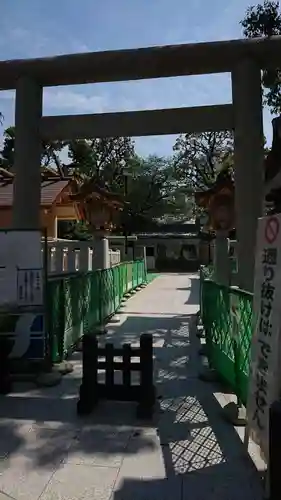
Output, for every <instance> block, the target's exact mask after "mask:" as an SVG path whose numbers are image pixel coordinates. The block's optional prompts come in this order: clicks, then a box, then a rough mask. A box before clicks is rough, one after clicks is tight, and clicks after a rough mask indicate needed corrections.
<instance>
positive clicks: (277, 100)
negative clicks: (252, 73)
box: [240, 0, 281, 114]
mask: <svg viewBox="0 0 281 500" xmlns="http://www.w3.org/2000/svg"><path fill="white" fill-rule="evenodd" d="M240 24H241V26H242V28H243V35H244V36H245V37H246V38H256V37H270V36H273V35H281V10H280V2H279V1H270V0H265V1H264V2H263V3H259V4H257V5H256V6H252V7H249V8H248V9H247V11H246V14H245V17H244V19H243V20H242V21H241V22H240ZM262 83H263V98H264V104H265V105H267V106H268V107H269V109H270V111H271V112H272V113H273V114H280V113H281V71H280V70H279V69H277V70H265V71H263V74H262Z"/></svg>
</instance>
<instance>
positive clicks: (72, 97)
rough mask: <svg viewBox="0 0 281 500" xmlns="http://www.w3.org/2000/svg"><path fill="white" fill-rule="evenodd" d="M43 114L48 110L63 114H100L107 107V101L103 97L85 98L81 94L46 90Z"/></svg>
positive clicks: (69, 91) (85, 96)
mask: <svg viewBox="0 0 281 500" xmlns="http://www.w3.org/2000/svg"><path fill="white" fill-rule="evenodd" d="M43 105H44V114H46V112H47V111H48V110H57V111H61V112H63V111H64V110H65V111H68V112H69V111H72V112H77V113H90V112H92V113H93V112H95V113H102V112H103V111H105V109H106V107H107V100H106V98H105V97H103V96H99V95H92V96H87V95H85V94H83V93H78V92H72V91H71V90H56V91H53V90H51V89H47V90H45V92H44V104H43Z"/></svg>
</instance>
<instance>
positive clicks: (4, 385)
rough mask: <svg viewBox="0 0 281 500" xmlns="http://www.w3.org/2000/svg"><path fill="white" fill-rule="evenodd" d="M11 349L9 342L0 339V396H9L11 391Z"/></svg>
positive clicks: (3, 338) (2, 337)
mask: <svg viewBox="0 0 281 500" xmlns="http://www.w3.org/2000/svg"><path fill="white" fill-rule="evenodd" d="M11 349H12V343H11V340H9V339H8V338H7V337H4V336H1V337H0V394H9V392H11V390H12V379H11V371H10V368H11V367H10V363H11V362H10V360H9V354H10V352H11Z"/></svg>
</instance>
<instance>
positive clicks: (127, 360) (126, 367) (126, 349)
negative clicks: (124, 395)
mask: <svg viewBox="0 0 281 500" xmlns="http://www.w3.org/2000/svg"><path fill="white" fill-rule="evenodd" d="M131 356H132V348H131V345H130V344H123V385H124V387H125V388H126V389H127V390H128V391H129V390H130V387H131Z"/></svg>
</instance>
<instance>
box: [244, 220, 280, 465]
mask: <svg viewBox="0 0 281 500" xmlns="http://www.w3.org/2000/svg"><path fill="white" fill-rule="evenodd" d="M280 305H281V215H279V214H278V215H274V216H269V217H264V218H262V219H260V220H259V224H258V235H257V251H256V265H255V285H254V305H253V309H254V320H253V340H252V359H251V377H250V385H249V397H248V408H247V414H248V426H249V430H250V433H251V435H252V437H253V439H254V440H255V441H256V442H257V443H258V444H259V445H260V447H261V450H262V452H263V453H264V455H265V457H266V459H267V458H268V430H269V426H268V424H269V408H270V405H271V404H272V402H273V401H274V400H275V399H277V398H278V397H279V391H280V381H279V374H280V370H279V369H278V366H279V359H280V351H279V349H280V347H279V344H280V341H279V338H280V335H279V332H280V318H281V314H280V311H281V307H280Z"/></svg>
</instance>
